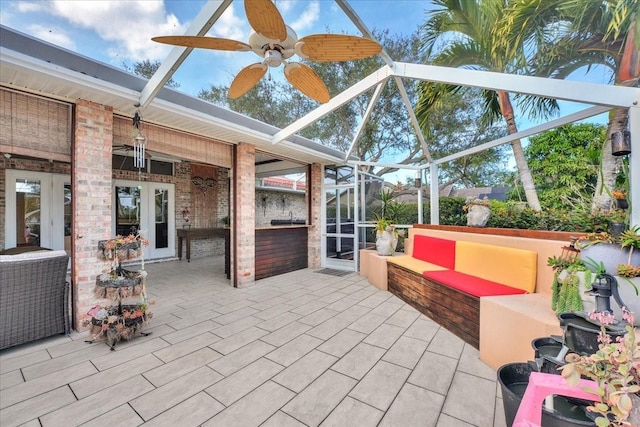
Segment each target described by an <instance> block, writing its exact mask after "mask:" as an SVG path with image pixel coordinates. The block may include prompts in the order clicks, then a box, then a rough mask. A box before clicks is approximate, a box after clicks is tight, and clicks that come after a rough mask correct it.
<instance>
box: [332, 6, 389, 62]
mask: <svg viewBox="0 0 640 427" xmlns="http://www.w3.org/2000/svg"><path fill="white" fill-rule="evenodd" d="M336 3H338V6H340V8H341V9H342V10H343V11H344V13H345V15H347V16H348V17H349V19H350V20H351V22H353V25H355V26H356V27H357V28H358V29H359V30H360V32H361V33H362V34H363V35H364V36H365V37H367V38H369V39H371V40H374V41H377V40H376V39H375V38H374V37H373V33H372V32H371V31H369V28H368V27H367V26H366V25H365V24H364V22H363V21H362V19H360V17H359V16H358V14H357V13H356V11H355V10H353V8H352V7H351V6H350V5H349V4H347V2H346V1H344V0H336ZM372 7H375V5H373V6H372ZM378 43H380V42H378ZM379 55H380V57H381V58H382V60H383V61H384V62H385V63H386V64H387V65H388V66H393V63H394V60H393V59H391V56H389V53H388V52H387V51H386V50H385V49H384V47H383V48H382V52H380V53H379Z"/></svg>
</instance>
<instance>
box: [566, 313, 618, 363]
mask: <svg viewBox="0 0 640 427" xmlns="http://www.w3.org/2000/svg"><path fill="white" fill-rule="evenodd" d="M558 319H559V320H560V327H561V328H562V329H563V330H564V339H565V343H566V345H567V346H568V347H569V348H570V349H571V350H573V351H574V352H576V353H578V354H594V353H595V352H597V351H598V345H599V343H598V334H599V333H600V326H599V325H597V324H595V323H593V322H592V321H590V320H589V319H588V318H586V313H560V314H559V315H558ZM605 330H606V333H607V335H609V337H611V340H612V341H615V340H616V338H617V337H622V336H624V335H625V334H626V333H627V330H626V329H624V328H623V327H622V326H615V325H607V326H606V327H605Z"/></svg>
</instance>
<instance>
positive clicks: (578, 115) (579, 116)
mask: <svg viewBox="0 0 640 427" xmlns="http://www.w3.org/2000/svg"><path fill="white" fill-rule="evenodd" d="M610 109H611V107H605V106H597V107H590V108H587V109H585V110H581V111H578V112H575V113H572V114H569V115H566V116H564V117H560V118H558V119H555V120H551V121H549V122H546V123H543V124H540V125H536V126H533V127H530V128H529V129H525V130H521V131H519V132H516V133H514V134H511V135H507V136H503V137H502V138H498V139H494V140H493V141H490V142H486V143H484V144H480V145H477V146H475V147H472V148H469V149H467V150H463V151H459V152H457V153H455V154H451V155H449V156H446V157H442V158H440V159H438V160H434V161H433V163H434V164H442V163H446V162H449V161H451V160H455V159H459V158H460V157H464V156H468V155H470V154H475V153H479V152H481V151H484V150H487V149H489V148H493V147H497V146H498V145H503V144H507V143H509V142H511V141H515V140H516V139H522V138H526V137H528V136H531V135H536V134H538V133H540V132H544V131H545V130H549V129H554V128H557V127H559V126H562V125H566V124H567V123H573V122H576V121H578V120H583V119H586V118H589V117H593V116H597V115H598V114H602V113H605V112H607V111H609V110H610Z"/></svg>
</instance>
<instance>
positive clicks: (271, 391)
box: [203, 381, 295, 427]
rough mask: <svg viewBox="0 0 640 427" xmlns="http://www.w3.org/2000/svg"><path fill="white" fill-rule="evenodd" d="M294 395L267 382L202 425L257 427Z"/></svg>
mask: <svg viewBox="0 0 640 427" xmlns="http://www.w3.org/2000/svg"><path fill="white" fill-rule="evenodd" d="M294 395H295V394H294V393H293V392H292V391H290V390H287V389H286V388H284V387H282V386H280V385H278V384H276V383H274V382H272V381H269V382H267V383H265V384H263V385H262V386H260V387H258V388H257V389H255V390H254V391H252V392H251V393H249V394H248V395H246V396H245V397H243V398H242V399H240V400H238V401H237V402H235V403H234V404H233V405H231V406H229V407H228V408H226V409H225V410H223V411H222V412H220V413H219V414H218V415H216V416H215V417H213V418H211V419H210V420H209V421H207V422H206V423H204V424H203V426H204V427H218V426H246V427H253V426H259V425H260V424H262V423H263V422H265V421H266V420H267V419H269V417H271V416H272V415H273V414H275V413H276V412H278V410H279V409H280V408H282V406H283V405H284V404H286V403H287V402H288V401H289V400H291V398H292V397H293V396H294Z"/></svg>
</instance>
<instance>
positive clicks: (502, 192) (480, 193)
mask: <svg viewBox="0 0 640 427" xmlns="http://www.w3.org/2000/svg"><path fill="white" fill-rule="evenodd" d="M508 191H509V188H507V187H474V188H459V189H454V190H453V191H451V197H462V198H463V199H466V198H467V197H473V198H474V199H484V198H485V197H486V198H487V199H492V200H505V199H506V198H507V192H508Z"/></svg>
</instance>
